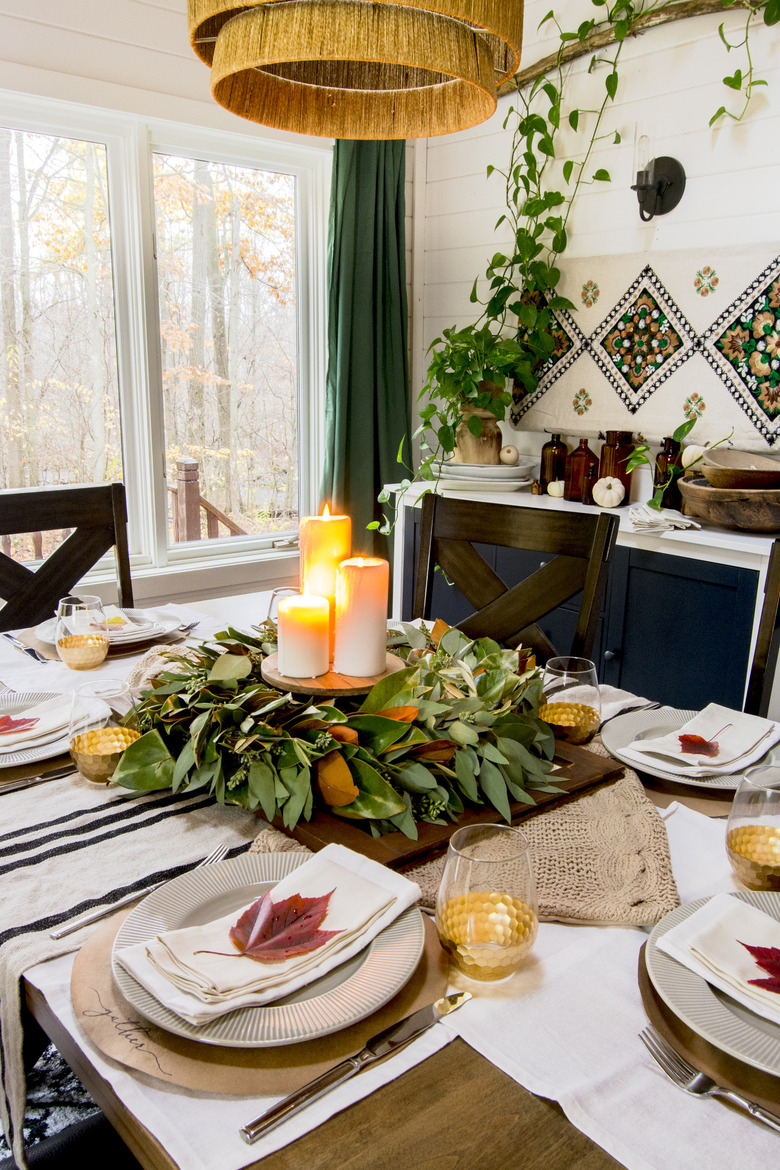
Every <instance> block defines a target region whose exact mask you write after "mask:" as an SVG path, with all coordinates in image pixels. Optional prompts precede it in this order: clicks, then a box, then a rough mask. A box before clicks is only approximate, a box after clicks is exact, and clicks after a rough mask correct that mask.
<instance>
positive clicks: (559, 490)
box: [547, 479, 566, 498]
mask: <svg viewBox="0 0 780 1170" xmlns="http://www.w3.org/2000/svg"><path fill="white" fill-rule="evenodd" d="M565 486H566V485H565V483H564V481H563V480H562V479H554V480H552V481H551V482H550V483H548V485H547V495H548V496H557V497H559V498H562V497H563V489H564V487H565Z"/></svg>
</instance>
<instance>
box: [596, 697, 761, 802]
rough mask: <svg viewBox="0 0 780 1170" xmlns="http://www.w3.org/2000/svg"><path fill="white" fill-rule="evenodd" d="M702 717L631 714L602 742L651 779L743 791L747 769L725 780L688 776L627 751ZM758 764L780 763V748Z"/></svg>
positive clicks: (613, 724) (611, 726)
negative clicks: (636, 742)
mask: <svg viewBox="0 0 780 1170" xmlns="http://www.w3.org/2000/svg"><path fill="white" fill-rule="evenodd" d="M698 714H699V712H698V711H680V710H678V709H677V708H676V707H660V708H658V710H656V711H627V712H626V713H625V715H617V716H616V717H615V718H614V719H610V721H609V722H608V723H607V725H606V726H605V728H604V730H603V731H602V733H601V742H602V743H603V744H604V747H605V748H606V749H607V751H608V752H609V754H610V755H611V756H615V757H616V758H617V759H618V760H620V761H621V762H622V763H624V764H628V766H629V768H633V769H634V771H635V772H646V773H647V774H648V776H657V777H658V778H659V780H673V781H674V783H675V784H686V785H688V786H689V787H690V788H727V789H729V790H730V791H732V792H733V791H735V790H736V789H737V788H739V785H740V782H741V780H742V777H743V776H744V774H745V770H744V769H743V770H742V771H741V772H733V773H730V774H727V775H721V776H719V775H715V776H686V775H685V774H684V773H681V772H670V771H669V770H668V769H666V768H658V767H656V765H655V764H651V763H650V762H649V761H648V763H646V764H645V763H641V764H640V762H639V761H638V760H635V759H634V758H633V757H632V756H627V755H626V754H625V752H624V751H623V749H624V748H626V747H628V745H629V744H630V743H631V742H632V741H633V740H635V739H652V738H654V737H655V736H657V735H666V734H667V733H668V732H670V731H677V729H678V728H680V727H682V726H683V725H684V724H686V723H687V722H688V721H689V720H690V719H693V717H694V715H698ZM758 763H762V764H777V763H780V744H775V746H774V747H773V748H770V749H769V751H768V752H767V753H766V755H765V756H764V757H763V758H762V759H761V760H760V761H759V760H754V761H753V763H752V764H750V765H749V767H751V768H755V767H756V765H757V764H758Z"/></svg>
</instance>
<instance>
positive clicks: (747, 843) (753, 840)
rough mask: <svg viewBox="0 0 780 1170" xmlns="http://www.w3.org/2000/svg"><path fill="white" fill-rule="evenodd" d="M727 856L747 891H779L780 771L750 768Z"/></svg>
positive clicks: (734, 809) (734, 811)
mask: <svg viewBox="0 0 780 1170" xmlns="http://www.w3.org/2000/svg"><path fill="white" fill-rule="evenodd" d="M726 852H727V853H728V857H729V861H730V862H731V868H732V869H733V870H734V873H735V875H736V877H737V879H738V881H739V882H741V884H742V885H743V886H746V887H747V889H748V890H780V767H778V766H777V765H772V764H760V765H758V766H757V767H755V768H748V770H747V771H746V772H745V775H744V776H743V778H742V780H741V782H740V785H739V788H738V789H737V791H736V792H735V793H734V801H733V803H732V805H731V812H730V813H729V820H728V825H727V828H726Z"/></svg>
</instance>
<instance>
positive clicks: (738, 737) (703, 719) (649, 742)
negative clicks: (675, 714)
mask: <svg viewBox="0 0 780 1170" xmlns="http://www.w3.org/2000/svg"><path fill="white" fill-rule="evenodd" d="M683 734H687V735H700V736H701V737H702V738H703V739H707V740H712V739H715V740H716V741H717V743H718V745H719V750H718V754H717V755H716V756H706V755H700V754H698V753H693V752H683V750H682V746H681V744H680V736H681V735H683ZM778 740H780V724H777V723H774V722H773V721H772V720H771V719H760V718H759V717H758V716H757V715H745V714H744V713H743V712H742V711H732V710H730V708H728V707H721V706H720V705H719V704H718V703H710V704H709V706H708V707H705V708H704V710H703V711H700V712H699V713H698V715H695V716H694V718H693V719H690V720H689V721H688V722H687V723H685V724H684V725H683V726H682V727H679V728H678V729H677V730H676V731H672V732H669V733H668V734H666V735H661V736H658V737H656V738H655V739H635V740H633V741H632V742H631V743H630V744H628V746H627V747H626V748H624V749H623V750H624V752H625V754H626V755H627V756H629V757H630V758H631V759H633V760H636V761H637V762H638V764H639V766H640V767H641V766H642V764H646V763H648V757H652V760H653V762H657V764H658V766H659V767H661V768H665V769H667V770H668V771H676V772H680V773H683V772H684V773H685V775H686V776H720V775H730V774H731V773H732V772H737V771H741V770H742V769H743V768H747V767H748V766H749V765H750V764H754V763H755V762H756V761H757V760H760V759H761V758H762V757H763V756H765V755H766V753H767V752H768V751H769V749H770V748H771V747H772V746H773V745H774V744H776V743H777V742H778Z"/></svg>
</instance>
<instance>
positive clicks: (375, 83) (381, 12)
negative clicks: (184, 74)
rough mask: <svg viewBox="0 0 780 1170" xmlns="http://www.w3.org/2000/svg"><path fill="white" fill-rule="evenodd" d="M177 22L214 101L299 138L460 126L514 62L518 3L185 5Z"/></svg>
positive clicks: (307, 0)
mask: <svg viewBox="0 0 780 1170" xmlns="http://www.w3.org/2000/svg"><path fill="white" fill-rule="evenodd" d="M187 15H188V24H189V36H190V44H191V45H192V48H193V49H194V51H195V53H196V54H197V55H198V57H200V59H201V60H202V61H203V62H204V63H205V64H206V65H209V66H210V67H211V93H212V96H213V97H214V100H215V101H216V102H218V103H219V105H221V106H224V107H225V109H227V110H230V111H231V112H232V113H234V114H239V115H240V116H241V117H242V118H248V119H249V120H250V121H252V122H259V123H260V124H261V125H264V126H273V127H275V128H276V129H279V130H292V131H295V132H297V133H299V134H317V135H321V136H323V137H329V138H369V139H387V138H423V137H428V136H430V135H435V134H450V133H452V132H453V131H455V130H463V129H465V128H466V127H467V126H475V125H477V124H478V123H479V122H484V121H485V120H486V119H487V118H489V117H490V115H491V114H492V113H493V111H494V110H495V108H496V100H497V87H498V86H499V85H500V84H501V82H503V81H505V80H507V79H508V78H509V77H511V76H512V74H513V73H515V72H516V70H517V68H518V66H519V64H520V48H521V44H522V32H523V0H382V2H377V0H187Z"/></svg>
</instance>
